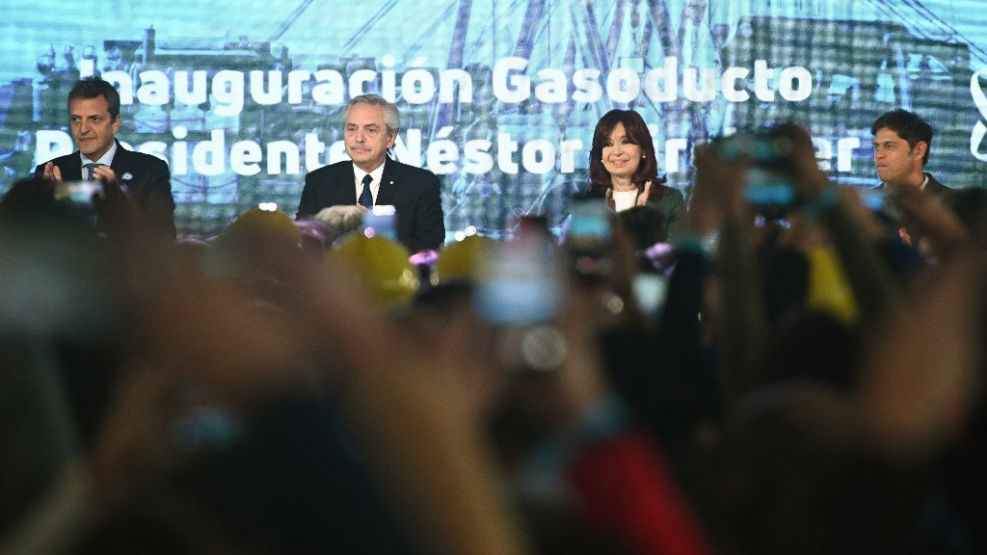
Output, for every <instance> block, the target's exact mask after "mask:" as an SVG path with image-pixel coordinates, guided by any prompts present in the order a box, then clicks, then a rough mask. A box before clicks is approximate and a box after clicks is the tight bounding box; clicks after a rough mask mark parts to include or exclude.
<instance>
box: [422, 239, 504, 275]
mask: <svg viewBox="0 0 987 555" xmlns="http://www.w3.org/2000/svg"><path fill="white" fill-rule="evenodd" d="M492 241H493V239H488V238H486V237H481V236H479V235H470V236H468V237H466V238H464V239H463V240H461V241H456V242H455V243H452V244H450V245H446V246H445V247H443V249H442V251H441V252H440V253H439V260H438V261H437V262H436V263H435V270H434V271H433V272H432V283H433V285H434V284H438V283H445V282H448V281H451V280H464V281H472V282H475V281H476V279H477V272H478V270H479V267H480V261H481V260H483V258H484V257H485V256H488V253H489V251H490V246H491V244H492Z"/></svg>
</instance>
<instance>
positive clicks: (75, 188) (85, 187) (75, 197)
mask: <svg viewBox="0 0 987 555" xmlns="http://www.w3.org/2000/svg"><path fill="white" fill-rule="evenodd" d="M95 196H99V197H100V198H102V197H103V183H102V182H100V181H59V182H56V183H55V200H56V201H61V202H68V203H70V204H74V205H76V206H83V207H87V208H92V206H93V197H95Z"/></svg>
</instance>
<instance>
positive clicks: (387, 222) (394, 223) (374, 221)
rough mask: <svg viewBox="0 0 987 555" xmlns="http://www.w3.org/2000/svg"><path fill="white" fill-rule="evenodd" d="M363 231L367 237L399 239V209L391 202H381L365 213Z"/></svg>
mask: <svg viewBox="0 0 987 555" xmlns="http://www.w3.org/2000/svg"><path fill="white" fill-rule="evenodd" d="M363 233H364V234H365V235H366V236H367V237H375V236H380V237H385V238H387V239H390V240H392V241H397V239H398V216H397V209H396V208H395V207H394V206H391V205H389V204H380V205H377V206H374V207H373V208H371V209H370V210H367V211H366V212H364V213H363Z"/></svg>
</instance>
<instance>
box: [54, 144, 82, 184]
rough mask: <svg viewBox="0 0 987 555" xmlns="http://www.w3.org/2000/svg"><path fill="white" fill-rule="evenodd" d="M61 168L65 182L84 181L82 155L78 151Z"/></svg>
mask: <svg viewBox="0 0 987 555" xmlns="http://www.w3.org/2000/svg"><path fill="white" fill-rule="evenodd" d="M59 168H60V169H61V170H62V179H64V180H65V181H79V180H80V179H82V154H80V153H79V151H78V150H76V151H75V152H73V153H72V155H71V156H69V158H68V160H66V161H65V163H64V164H62V165H61V166H59Z"/></svg>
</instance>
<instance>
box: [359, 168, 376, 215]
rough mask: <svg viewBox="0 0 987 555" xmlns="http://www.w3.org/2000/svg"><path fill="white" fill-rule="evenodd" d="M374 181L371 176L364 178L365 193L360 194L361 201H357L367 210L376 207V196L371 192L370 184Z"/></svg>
mask: <svg viewBox="0 0 987 555" xmlns="http://www.w3.org/2000/svg"><path fill="white" fill-rule="evenodd" d="M373 180H374V178H373V177H370V174H367V175H365V176H363V191H361V192H360V200H358V201H357V202H359V203H360V204H361V205H362V206H364V207H365V208H367V209H370V208H373V207H374V194H373V193H371V192H370V183H371V182H373Z"/></svg>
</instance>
